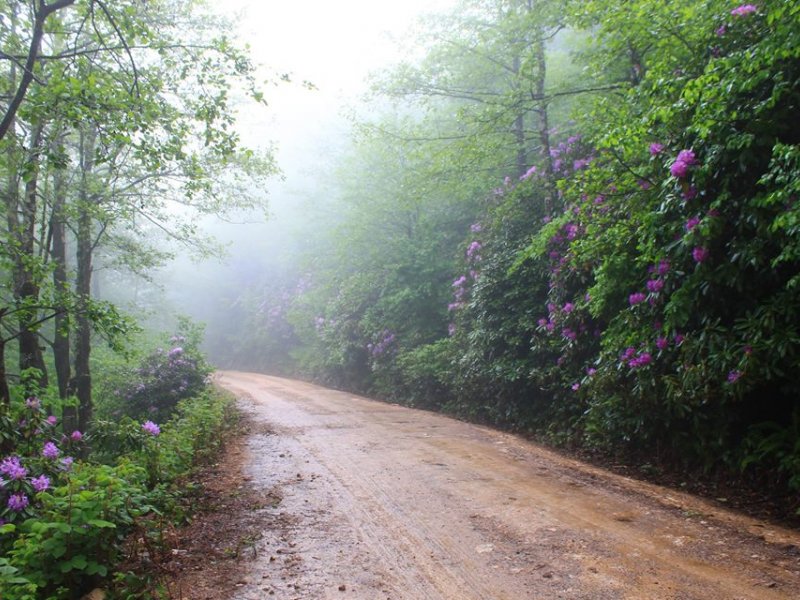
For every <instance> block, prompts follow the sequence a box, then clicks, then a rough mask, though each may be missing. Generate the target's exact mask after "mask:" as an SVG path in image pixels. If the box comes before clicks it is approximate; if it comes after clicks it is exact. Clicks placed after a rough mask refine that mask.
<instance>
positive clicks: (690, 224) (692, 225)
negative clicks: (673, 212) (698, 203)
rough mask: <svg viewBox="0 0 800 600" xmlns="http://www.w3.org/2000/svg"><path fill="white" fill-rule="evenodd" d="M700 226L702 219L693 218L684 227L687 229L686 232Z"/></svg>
mask: <svg viewBox="0 0 800 600" xmlns="http://www.w3.org/2000/svg"><path fill="white" fill-rule="evenodd" d="M699 224H700V217H692V218H690V219H689V220H688V221H686V225H684V227H685V228H686V231H691V230H692V229H694V228H695V227H697V226H698V225H699Z"/></svg>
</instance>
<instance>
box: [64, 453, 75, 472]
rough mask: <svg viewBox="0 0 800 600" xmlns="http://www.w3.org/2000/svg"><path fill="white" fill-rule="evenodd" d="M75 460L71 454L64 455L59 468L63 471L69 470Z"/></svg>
mask: <svg viewBox="0 0 800 600" xmlns="http://www.w3.org/2000/svg"><path fill="white" fill-rule="evenodd" d="M74 462H75V459H74V458H72V457H71V456H65V457H64V458H62V459H61V468H62V469H64V470H65V471H69V470H70V469H71V468H72V463H74Z"/></svg>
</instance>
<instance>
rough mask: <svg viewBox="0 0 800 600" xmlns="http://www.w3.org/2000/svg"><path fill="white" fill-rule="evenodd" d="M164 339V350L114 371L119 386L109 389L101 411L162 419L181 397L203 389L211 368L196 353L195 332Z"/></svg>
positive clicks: (193, 394) (197, 350)
mask: <svg viewBox="0 0 800 600" xmlns="http://www.w3.org/2000/svg"><path fill="white" fill-rule="evenodd" d="M184 325H188V322H187V323H184ZM168 342H169V345H170V346H171V347H170V348H169V349H168V350H166V349H164V348H158V349H156V350H155V351H152V352H150V353H149V354H148V355H146V356H145V357H144V358H142V360H141V364H140V365H139V366H138V367H137V368H135V369H129V370H127V373H125V372H123V373H122V374H121V376H120V374H117V380H118V381H120V386H119V387H118V388H116V389H114V390H113V391H110V392H111V394H112V396H111V398H109V399H107V400H106V401H105V402H103V403H102V404H103V410H102V413H101V414H105V415H112V416H114V417H119V416H121V415H126V416H129V417H132V418H133V419H151V420H155V421H164V420H166V419H167V418H169V417H170V416H171V415H172V412H173V411H174V409H175V407H176V406H177V405H178V403H179V402H180V401H181V400H182V399H185V398H192V397H194V396H196V395H197V394H199V393H200V392H201V391H203V390H204V389H205V387H206V384H207V378H208V375H209V374H210V372H211V369H210V367H209V366H208V365H207V364H206V362H205V359H204V357H203V355H202V353H201V352H200V349H199V343H200V338H199V335H197V334H195V335H192V334H191V333H189V334H187V335H184V334H183V333H178V334H175V335H173V336H172V337H170V339H169V340H168Z"/></svg>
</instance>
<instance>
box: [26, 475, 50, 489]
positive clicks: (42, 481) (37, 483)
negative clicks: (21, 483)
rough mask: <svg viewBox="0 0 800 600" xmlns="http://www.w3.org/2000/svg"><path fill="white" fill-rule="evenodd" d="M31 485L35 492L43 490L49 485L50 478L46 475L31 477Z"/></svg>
mask: <svg viewBox="0 0 800 600" xmlns="http://www.w3.org/2000/svg"><path fill="white" fill-rule="evenodd" d="M31 485H32V486H33V489H34V490H36V491H37V492H43V491H45V490H46V489H47V488H49V487H50V478H48V477H47V476H46V475H39V477H35V478H33V479H31Z"/></svg>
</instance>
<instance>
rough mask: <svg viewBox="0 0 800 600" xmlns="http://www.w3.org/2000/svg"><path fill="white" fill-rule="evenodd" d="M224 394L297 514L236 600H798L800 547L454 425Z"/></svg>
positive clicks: (265, 544) (227, 383) (302, 396)
mask: <svg viewBox="0 0 800 600" xmlns="http://www.w3.org/2000/svg"><path fill="white" fill-rule="evenodd" d="M216 378H217V382H218V383H219V384H220V385H222V386H223V387H225V388H227V389H229V390H230V391H232V392H233V393H234V394H236V395H237V397H238V398H239V403H240V406H241V407H242V408H243V409H244V410H245V411H246V412H248V413H249V414H250V416H251V417H252V418H253V419H254V420H255V422H256V423H257V424H258V425H259V427H257V428H256V429H254V431H253V434H252V435H251V437H250V438H249V440H248V450H249V452H248V461H249V463H248V466H247V472H248V474H249V476H250V477H251V478H252V483H253V485H256V486H260V487H261V488H263V489H264V490H273V491H279V492H280V496H281V497H282V500H281V502H280V503H279V504H278V505H277V506H266V507H261V508H259V510H263V511H268V512H270V513H271V514H273V515H279V516H280V517H281V518H280V520H279V521H276V522H280V523H281V526H280V527H278V528H277V529H276V530H270V531H265V532H264V534H263V536H262V537H261V538H260V539H259V540H258V541H257V547H255V548H254V554H255V555H256V556H257V558H256V559H255V560H254V561H253V562H252V565H251V567H248V568H249V574H248V576H247V577H246V579H245V580H243V582H242V584H241V585H240V587H239V588H238V589H237V591H236V595H235V598H240V599H250V598H253V599H255V598H286V599H294V598H298V599H312V598H313V599H327V598H342V599H345V598H348V599H350V598H357V599H363V600H376V599H392V600H401V599H405V600H494V599H497V600H517V599H525V598H541V599H551V598H570V599H571V598H585V599H631V600H633V599H636V600H642V599H650V598H652V599H656V598H675V599H698V600H700V599H702V600H714V599H725V600H736V599H742V600H744V599H760V598H764V599H775V600H777V599H789V598H792V599H796V598H800V533H798V532H795V531H791V530H786V529H781V528H778V527H774V526H771V525H768V524H765V523H762V522H759V521H757V520H754V519H750V518H747V517H743V516H740V515H737V514H734V513H731V512H728V511H726V510H724V509H721V508H719V507H717V506H714V505H712V504H709V503H707V502H705V501H703V500H700V499H697V498H694V497H692V496H689V495H685V494H682V493H680V492H676V491H673V490H669V489H666V488H660V487H658V486H654V485H650V484H647V483H642V482H637V481H634V480H631V479H628V478H625V477H621V476H618V475H614V474H611V473H608V472H606V471H603V470H602V469H598V468H594V467H591V466H588V465H585V464H583V463H580V462H577V461H573V460H571V459H567V458H564V457H561V456H559V455H557V454H555V453H553V452H550V451H548V450H546V449H543V448H541V447H540V446H537V445H535V444H532V443H530V442H527V441H525V440H523V439H521V438H518V437H516V436H513V435H510V434H506V433H501V432H496V431H493V430H490V429H488V428H483V427H478V426H474V425H470V424H466V423H462V422H459V421H456V420H453V419H450V418H447V417H444V416H441V415H437V414H433V413H429V412H424V411H418V410H413V409H408V408H403V407H399V406H395V405H391V404H386V403H381V402H375V401H371V400H367V399H364V398H360V397H357V396H354V395H352V394H348V393H344V392H338V391H334V390H329V389H325V388H321V387H318V386H314V385H311V384H307V383H302V382H297V381H291V380H287V379H280V378H276V377H268V376H265V375H257V374H251V373H238V372H221V373H218V374H217V376H216ZM262 426H263V427H262Z"/></svg>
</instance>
